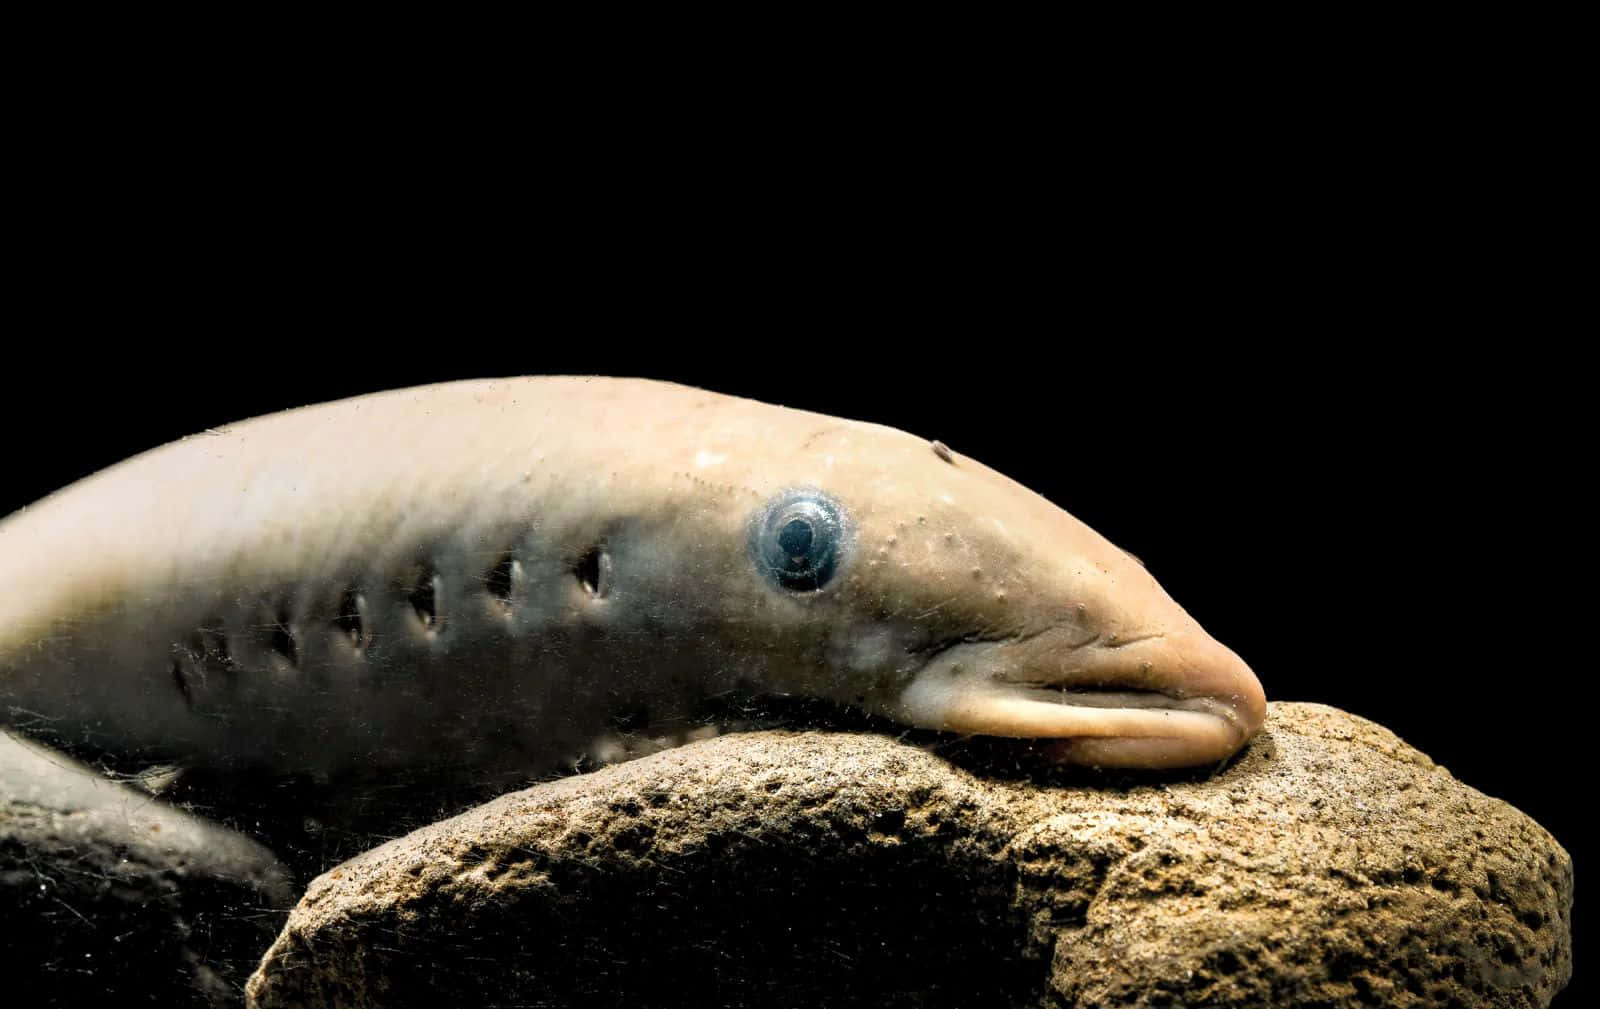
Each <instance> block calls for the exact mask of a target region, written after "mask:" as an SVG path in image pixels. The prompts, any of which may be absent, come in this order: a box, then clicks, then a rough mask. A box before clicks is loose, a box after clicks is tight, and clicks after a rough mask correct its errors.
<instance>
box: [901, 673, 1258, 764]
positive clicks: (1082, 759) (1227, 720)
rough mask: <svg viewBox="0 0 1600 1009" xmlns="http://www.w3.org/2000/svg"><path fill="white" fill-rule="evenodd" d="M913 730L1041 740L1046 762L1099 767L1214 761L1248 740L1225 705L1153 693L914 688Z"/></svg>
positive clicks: (910, 693) (986, 685) (909, 697)
mask: <svg viewBox="0 0 1600 1009" xmlns="http://www.w3.org/2000/svg"><path fill="white" fill-rule="evenodd" d="M901 703H902V704H903V705H904V706H905V710H906V713H907V714H908V715H910V716H911V717H912V718H914V719H916V720H917V722H918V724H921V725H925V726H928V727H930V728H940V729H944V730H946V731H949V732H960V733H967V734H973V735H985V736H1011V737H1018V738H1029V739H1041V740H1046V741H1047V742H1046V745H1045V753H1046V755H1047V756H1049V757H1050V758H1051V759H1052V760H1057V761H1061V762H1065V763H1073V764H1093V765H1097V766H1102V767H1184V766H1189V765H1193V764H1203V763H1208V762H1210V761H1220V760H1223V759H1225V758H1226V757H1227V756H1229V755H1230V754H1232V753H1233V752H1234V751H1236V750H1237V749H1238V748H1239V746H1240V745H1241V744H1242V743H1243V742H1244V741H1245V740H1246V739H1248V738H1249V736H1250V735H1251V734H1252V730H1251V729H1250V727H1249V726H1248V725H1247V724H1245V723H1244V721H1243V720H1242V719H1241V718H1240V717H1239V716H1238V714H1237V713H1236V712H1235V710H1234V709H1232V708H1230V707H1229V706H1228V705H1227V704H1225V703H1224V702H1222V701H1219V700H1217V699H1215V698H1210V697H1195V698H1187V699H1179V698H1173V697H1168V696H1166V695H1165V694H1159V693H1154V692H1144V691H1137V692H1130V691H1071V690H1068V691H1063V690H1056V689H1052V688H1045V687H1020V686H1016V685H1013V684H1005V683H995V682H993V681H990V682H969V683H952V682H946V683H944V684H942V685H934V684H932V683H928V682H922V683H917V684H913V685H912V686H911V687H910V688H909V689H908V690H907V691H906V692H905V693H904V694H903V695H902V696H901Z"/></svg>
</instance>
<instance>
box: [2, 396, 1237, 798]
mask: <svg viewBox="0 0 1600 1009" xmlns="http://www.w3.org/2000/svg"><path fill="white" fill-rule="evenodd" d="M0 585H3V586H4V589H3V591H0V724H3V725H4V726H5V727H6V728H9V729H11V730H13V731H18V732H20V733H22V734H24V735H28V736H31V737H34V738H36V739H38V740H40V741H42V742H45V743H54V744H57V745H60V746H64V747H66V748H69V749H73V750H77V751H81V750H85V749H88V750H93V751H95V752H98V753H109V754H118V755H122V756H123V757H126V758H128V759H130V760H145V761H149V762H151V763H154V762H157V761H172V762H180V763H187V764H196V763H198V764H211V765H213V766H236V765H239V766H242V765H250V766H253V767H257V768H265V769H266V770H267V771H269V772H277V771H282V772H284V773H311V774H331V773H334V772H337V771H339V770H341V769H348V768H351V767H357V766H365V767H375V768H395V769H400V768H405V767H420V766H422V765H425V764H428V763H430V762H431V763H439V762H448V763H452V764H456V765H459V766H461V767H464V768H467V767H472V766H475V765H479V766H482V765H490V764H493V765H498V766H515V767H518V768H522V769H526V770H527V771H528V772H529V773H531V774H539V773H545V772H548V771H550V770H552V769H554V768H557V767H559V766H561V764H562V763H563V762H564V761H567V760H569V759H570V758H571V756H572V755H573V754H574V753H576V752H582V751H583V750H584V748H585V747H593V746H594V745H595V741H596V740H598V739H602V738H609V737H615V736H616V735H617V734H618V733H621V734H623V735H627V734H629V733H636V734H647V733H651V732H656V731H660V730H661V727H664V726H667V727H670V726H683V725H685V724H687V720H689V719H691V718H692V716H693V714H694V713H695V712H696V711H699V710H703V706H704V703H705V702H706V700H707V699H708V698H716V697H719V696H724V695H727V694H730V693H733V692H740V691H746V692H752V693H755V694H773V695H787V696H791V697H794V696H798V697H803V698H818V699H822V700H825V701H829V702H836V703H838V704H842V705H846V706H849V707H853V708H856V709H860V710H862V711H865V712H867V713H869V714H872V715H876V716H880V717H884V718H888V719H892V720H894V721H895V722H898V723H901V724H904V725H908V726H915V727H919V728H923V729H934V730H945V731H948V732H953V733H961V734H979V735H989V736H1006V737H1017V738H1021V739H1027V740H1031V741H1033V742H1032V743H1030V744H1029V745H1030V746H1031V747H1032V748H1033V749H1035V750H1036V751H1038V750H1042V752H1044V753H1045V754H1047V755H1048V756H1049V757H1050V758H1051V759H1053V760H1056V761H1059V762H1062V763H1069V764H1083V765H1093V766H1101V767H1136V768H1164V767H1180V766H1187V765H1198V764H1206V763H1210V762H1217V761H1221V760H1224V759H1225V758H1227V757H1228V756H1229V755H1230V754H1232V753H1234V752H1235V751H1237V750H1238V749H1239V748H1240V747H1241V746H1242V745H1244V743H1245V742H1246V741H1248V740H1249V739H1250V738H1251V736H1252V735H1254V734H1255V733H1256V731H1257V730H1258V729H1259V728H1260V726H1261V723H1262V719H1263V717H1264V716H1265V710H1266V705H1265V699H1264V697H1263V694H1262V690H1261V686H1260V684H1259V683H1258V682H1257V680H1256V677H1255V675H1254V674H1253V673H1252V672H1251V670H1250V668H1249V667H1248V666H1246V665H1245V663H1244V662H1242V661H1241V660H1240V659H1239V657H1238V656H1237V655H1235V654H1234V653H1233V652H1232V651H1230V650H1229V649H1228V648H1226V647H1224V646H1223V645H1221V644H1219V643H1218V642H1216V641H1215V640H1213V639H1212V638H1211V637H1210V636H1209V635H1208V634H1207V633H1206V632H1205V631H1204V630H1202V629H1201V628H1200V626H1199V624H1197V623H1196V622H1195V621H1194V620H1193V619H1192V618H1191V617H1190V616H1189V615H1188V614H1187V613H1185V612H1184V610H1183V609H1182V608H1180V607H1179V606H1178V605H1177V604H1176V603H1175V602H1173V600H1172V599H1171V597H1169V596H1168V595H1167V593H1166V592H1164V591H1163V590H1162V588H1161V587H1160V586H1159V585H1158V584H1157V583H1156V581H1155V579H1154V578H1152V577H1151V576H1150V574H1149V573H1148V572H1147V571H1146V570H1145V569H1144V567H1143V566H1142V565H1141V564H1140V563H1139V562H1138V561H1136V560H1135V559H1134V558H1133V557H1131V556H1130V555H1129V554H1127V553H1126V552H1124V551H1123V550H1121V549H1119V548H1117V547H1116V546H1113V545H1112V544H1111V543H1110V542H1108V541H1107V540H1106V539H1104V538H1103V537H1101V536H1100V535H1099V534H1097V533H1095V532H1094V531H1093V530H1091V529H1090V528H1088V527H1087V526H1085V525H1084V524H1083V523H1082V522H1079V521H1078V520H1077V519H1075V518H1073V517H1072V516H1071V515H1069V514H1067V513H1066V512H1064V511H1062V510H1061V509H1060V508H1058V507H1056V506H1055V505H1053V504H1051V503H1050V502H1049V501H1047V500H1045V499H1044V498H1043V497H1040V496H1039V495H1037V494H1035V493H1033V492H1032V491H1030V490H1028V489H1027V488H1025V487H1023V486H1021V485H1020V484H1018V483H1016V482H1014V481H1012V480H1010V479H1008V478H1006V477H1004V476H1002V475H1000V474H999V473H996V472H995V471H993V470H991V469H989V468H987V467H985V466H983V465H982V464H980V463H978V462H977V461H975V460H973V459H969V458H967V457H965V456H963V455H960V454H959V453H956V452H953V451H951V450H950V449H948V448H947V447H946V446H944V445H943V444H941V443H939V442H931V443H930V442H929V441H926V440H924V439H921V438H917V437H913V436H912V435H909V434H906V433H904V432H901V431H898V430H894V429H892V428H888V427H882V426H879V425H875V424H867V423H859V422H855V421H849V420H841V419H838V418H835V417H828V416H823V415H820V414H815V413H807V412H804V411H800V410H792V409H785V408H782V407H776V406H769V405H766V404H762V403H757V402H753V401H750V400H745V399H738V398H733V397H729V396H724V395H718V394H715V393H710V392H704V391H701V390H698V389H692V388H687V387H683V386H678V385H671V384H666V383H661V382H654V381H644V380H627V379H610V378H516V379H507V380H493V381H469V382H453V383H447V384H442V385H434V386H427V387H421V388H414V389H403V390H398V391H393V392H385V393H380V394H376V395H370V396H363V397H359V398H355V399H348V400H342V401H339V402H333V403H326V404H322V405H317V406H310V407H305V408H302V409H298V410H290V411H287V412H284V413H279V414H274V415H271V416H266V417H260V418H256V419H254V420H248V421H243V422H240V423H237V424H233V425H231V426H228V427H224V428H220V429H213V430H209V431H207V432H206V433H204V434H199V435H194V436H192V437H189V438H185V439H183V440H181V441H178V442H174V443H172V444H169V445H166V446H163V447H161V448H157V449H154V450H152V451H150V452H147V453H145V454H143V455H140V456H137V457H135V458H133V459H130V460H128V461H126V462H123V463H121V464H119V465H116V466H113V467H111V468H110V469H107V470H104V471H102V472H100V473H98V474H95V475H94V476H91V477H89V478H87V479H84V480H82V481H80V482H78V483H76V484H73V485H72V486H70V487H67V488H65V489H63V490H61V491H58V492H57V493H55V494H53V495H51V496H50V497H48V498H45V499H44V500H42V501H39V502H38V503H36V504H34V505H32V506H30V507H27V508H24V509H23V510H21V511H19V512H17V513H15V514H13V515H12V516H10V517H9V518H7V519H5V520H4V522H0Z"/></svg>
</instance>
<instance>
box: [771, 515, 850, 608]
mask: <svg viewBox="0 0 1600 1009" xmlns="http://www.w3.org/2000/svg"><path fill="white" fill-rule="evenodd" d="M846 534H847V530H846V528H845V520H844V515H843V513H842V512H841V511H840V510H839V505H838V504H837V503H835V502H834V500H833V499H832V498H830V497H828V496H827V495H826V494H823V493H822V492H821V491H811V490H805V491H792V492H790V493H787V494H784V495H783V496H782V497H780V498H778V499H777V500H776V501H774V502H772V504H770V505H768V506H767V509H766V511H764V512H762V513H760V514H759V515H758V516H757V517H756V522H755V524H754V527H753V528H752V530H751V536H750V548H751V552H752V553H753V554H754V555H755V559H756V563H757V564H758V565H759V566H760V567H761V568H762V569H763V570H764V572H765V573H766V574H767V575H768V576H770V577H771V578H772V579H773V580H774V581H776V582H777V583H778V584H779V585H781V586H783V587H784V588H786V589H790V590H792V591H795V592H814V591H816V590H817V589H820V588H822V587H823V586H824V585H826V584H828V580H829V579H830V578H832V577H833V575H834V572H835V571H837V570H838V568H839V563H840V561H841V560H843V554H844V549H845V540H846V538H847V536H846Z"/></svg>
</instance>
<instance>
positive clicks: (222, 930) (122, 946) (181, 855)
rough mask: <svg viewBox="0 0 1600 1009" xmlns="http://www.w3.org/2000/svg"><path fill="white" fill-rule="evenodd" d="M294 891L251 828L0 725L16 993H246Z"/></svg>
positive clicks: (9, 971) (69, 1001)
mask: <svg viewBox="0 0 1600 1009" xmlns="http://www.w3.org/2000/svg"><path fill="white" fill-rule="evenodd" d="M293 898H294V890H293V889H292V888H291V886H290V883H289V877H288V875H287V874H286V873H285V871H284V870H283V869H282V868H281V867H280V866H279V864H278V863H277V861H276V860H275V859H274V858H273V857H272V854H271V853H270V852H268V851H267V850H266V849H265V848H263V847H261V846H260V845H259V844H256V843H255V842H254V841H251V840H249V839H248V838H245V837H242V836H240V835H239V834H236V833H234V832H233V831H230V830H227V829H225V828H222V827H218V826H215V825H212V824H210V823H207V822H206V821H204V820H201V819H199V818H197V817H194V816H190V815H188V814H187V813H184V812H181V811H180V810H177V809H174V808H171V807H169V806H165V805H163V804H161V803H160V802H158V801H156V800H155V799H154V798H152V797H151V796H150V795H149V794H148V793H145V792H140V791H136V790H135V789H132V788H129V787H127V786H125V785H120V784H117V783H116V782H113V781H111V780H109V779H107V778H105V777H104V776H102V775H100V774H97V773H95V772H94V771H91V770H89V769H88V768H85V767H83V766H81V765H79V764H76V763H74V762H72V761H71V760H69V759H68V758H66V757H64V756H61V755H60V754H57V753H54V752H53V751H50V750H46V749H44V748H42V747H38V746H35V745H33V744H31V743H27V742H24V741H22V740H21V739H18V738H16V737H14V736H10V735H8V734H6V733H3V732H0V907H3V908H4V913H3V914H0V950H3V952H0V976H3V977H4V978H5V979H6V988H7V996H6V1004H7V1005H25V1006H35V1005H38V1006H48V1005H60V1006H87V1005H117V1006H124V1005H159V1006H189V1005H194V1006H230V1005H240V1004H242V1003H243V1001H244V1000H243V992H242V986H243V983H244V980H245V978H246V977H248V975H249V972H250V970H251V969H252V968H253V967H254V966H255V965H256V963H257V962H258V961H259V959H260V955H261V951H262V950H263V949H265V948H266V946H267V944H268V943H270V942H271V941H272V935H273V934H274V932H275V931H276V929H277V927H278V926H279V925H280V924H281V922H282V913H281V911H280V910H279V909H281V908H285V907H287V906H288V905H289V902H290V901H292V900H293Z"/></svg>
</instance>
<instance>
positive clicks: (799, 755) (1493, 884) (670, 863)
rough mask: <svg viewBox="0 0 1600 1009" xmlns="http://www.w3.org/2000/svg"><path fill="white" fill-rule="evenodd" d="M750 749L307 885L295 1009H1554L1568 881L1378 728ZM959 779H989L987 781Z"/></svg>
mask: <svg viewBox="0 0 1600 1009" xmlns="http://www.w3.org/2000/svg"><path fill="white" fill-rule="evenodd" d="M948 757H949V753H948V752H943V753H936V752H929V751H928V750H926V749H922V748H918V747H914V746H909V745H905V744H904V743H899V742H896V741H894V740H893V739H890V738H886V737H883V736H878V735H871V734H863V735H854V734H832V733H786V732H769V733H757V734H750V735H742V736H724V737H722V738H718V739H714V740H710V741H706V742H702V743H697V744H693V745H691V746H688V747H684V748H681V749H677V750H672V751H668V752H666V753H661V754H658V755H655V756H652V757H648V758H646V759H643V760H639V761H636V762H633V763H629V764H624V765H620V766H617V767H613V768H610V769H607V770H604V771H600V772H597V773H594V774H590V775H586V776H583V777H580V778H572V779H567V780H564V781H557V782H553V783H550V784H545V785H540V786H538V787H535V788H531V789H528V790H526V791H522V792H518V793H515V794H512V795H508V796H504V797H502V798H500V799H497V800H495V801H493V802H490V803H488V804H487V805H485V806H482V807H479V808H477V809H475V810H472V811H471V812H468V813H466V814H464V815H462V816H458V817H456V818H454V819H451V820H446V821H443V822H440V823H437V824H434V825H432V826H429V827H425V828H423V829H421V830H418V831H416V832H415V833H412V834H410V835H408V836H406V837H404V838H401V839H399V840H396V841H393V842H390V843H388V844H386V845H384V846H383V847H381V848H378V849H375V850H373V851H371V852H369V853H367V854H365V855H362V856H360V857H358V858H356V859H354V860H352V861H350V862H347V863H345V864H344V865H341V866H340V867H338V868H337V869H334V870H333V871H331V872H329V873H327V874H326V875H324V876H322V877H320V878H319V879H317V880H316V881H315V882H314V883H313V884H312V886H311V887H310V889H309V891H308V892H307V893H306V895H305V897H304V899H303V900H302V901H301V902H300V905H299V907H298V908H297V909H296V910H295V911H294V912H293V914H292V915H291V917H290V920H289V923H288V925H287V926H286V927H285V929H284V931H283V933H282V934H281V935H280V936H279V938H278V940H277V942H276V944H275V945H274V946H273V947H272V949H271V951H270V952H269V953H268V955H267V956H266V958H265V959H264V960H263V962H262V965H261V967H260V969H259V970H258V971H257V973H256V974H255V975H254V976H253V977H252V978H251V980H250V984H249V997H250V1000H251V1002H252V1004H253V1005H255V1006H257V1007H260V1009H268V1007H273V1009H276V1007H290V1006H294V1007H301V1006H389V1007H399V1006H434V1005H518V1006H569V1005H585V1006H607V1005H619V1006H620V1005H628V1006H806V1007H813V1006H830V1007H833V1006H874V1007H877V1006H921V1007H926V1006H951V1007H955V1006H962V1007H978V1006H1051V1007H1069V1006H1070V1007H1079V1009H1088V1007H1102V1006H1104V1007H1109V1006H1183V1007H1200V1006H1218V1007H1220V1006H1228V1007H1248V1006H1263V1007H1264V1006H1272V1007H1313V1006H1315V1007H1321V1009H1336V1007H1344V1006H1393V1007H1400V1009H1404V1007H1411V1006H1461V1007H1471V1006H1545V1005H1547V1004H1548V1003H1549V1001H1550V999H1551V998H1552V996H1553V995H1554V994H1555V993H1556V992H1557V991H1558V990H1559V989H1560V988H1561V986H1562V985H1563V984H1564V983H1565V982H1566V980H1567V978H1568V977H1569V976H1570V974H1571V968H1572V959H1571V940H1570V936H1571V932H1570V914H1571V906H1572V864H1571V860H1570V858H1569V856H1568V855H1567V853H1566V852H1565V851H1564V850H1563V849H1562V848H1561V847H1560V846H1559V845H1558V844H1557V843H1556V842H1555V841H1554V839H1552V838H1551V837H1550V835H1549V834H1548V833H1546V832H1545V831H1544V830H1543V829H1542V828H1541V827H1540V826H1539V825H1538V824H1536V823H1534V822H1533V821H1532V820H1530V819H1529V818H1527V817H1526V816H1524V815H1522V814H1521V813H1519V812H1518V811H1517V810H1515V809H1513V808H1512V807H1510V806H1509V805H1507V804H1505V803H1503V802H1500V801H1498V800H1496V799H1492V798H1489V797H1487V796H1485V795H1483V794H1481V793H1479V792H1477V791H1475V790H1473V789H1472V788H1469V787H1467V786H1465V785H1463V784H1461V783H1460V782H1458V781H1456V780H1455V779H1454V778H1452V777H1451V776H1450V775H1449V774H1448V773H1447V772H1446V771H1445V770H1444V769H1442V768H1440V767H1438V766H1436V765H1435V764H1433V762H1432V761H1430V760H1429V759H1428V758H1427V757H1425V756H1424V755H1422V754H1421V753H1419V752H1417V751H1416V750H1414V749H1412V748H1411V747H1409V746H1407V745H1406V744H1404V743H1403V742H1401V741H1400V740H1399V739H1398V738H1396V737H1395V736H1394V735H1393V734H1392V733H1390V732H1389V731H1387V730H1385V729H1383V728H1382V727H1380V726H1377V725H1374V724H1373V723H1371V722H1368V721H1365V720H1363V719H1361V718H1358V717H1355V716H1353V715H1349V714H1346V713H1344V712H1341V711H1338V710H1335V709H1332V708H1327V707H1323V706H1319V705H1312V704H1276V705H1274V706H1273V709H1272V713H1271V716H1270V718H1269V721H1268V723H1267V729H1266V731H1265V733H1264V734H1263V735H1262V736H1261V737H1260V738H1259V739H1257V740H1256V741H1255V742H1254V743H1253V744H1252V746H1251V747H1250V748H1249V750H1248V751H1247V752H1246V754H1245V755H1244V756H1243V757H1242V758H1240V759H1238V760H1237V761H1235V762H1234V763H1233V764H1231V765H1230V766H1228V767H1227V768H1225V769H1224V770H1223V771H1222V772H1221V773H1218V774H1216V775H1215V776H1213V777H1210V778H1191V779H1188V780H1182V781H1173V780H1171V779H1170V778H1169V779H1168V780H1166V781H1156V780H1153V779H1151V780H1145V781H1143V782H1131V783H1130V782H1129V781H1127V780H1126V779H1124V780H1122V781H1120V782H1116V783H1112V782H1108V781H1107V779H1105V778H1103V777H1100V778H1097V777H1094V776H1078V777H1076V778H1062V777H1057V778H1055V779H1046V780H1045V781H1044V782H1043V783H1041V781H1040V780H1039V778H1038V777H1037V775H1035V774H1031V773H1030V774H1023V773H1019V772H1017V771H1016V770H1014V769H1013V770H1012V771H1011V772H1010V773H1007V772H1006V771H1005V770H1004V769H1003V768H1001V769H997V768H996V766H994V764H993V762H992V761H990V762H989V763H988V764H987V765H985V766H981V767H975V766H974V762H973V761H972V760H971V759H967V758H970V757H971V754H966V755H964V756H963V755H961V754H958V755H957V758H956V759H955V760H954V762H952V760H950V759H947V758H948ZM978 763H980V764H982V763H983V761H978Z"/></svg>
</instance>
